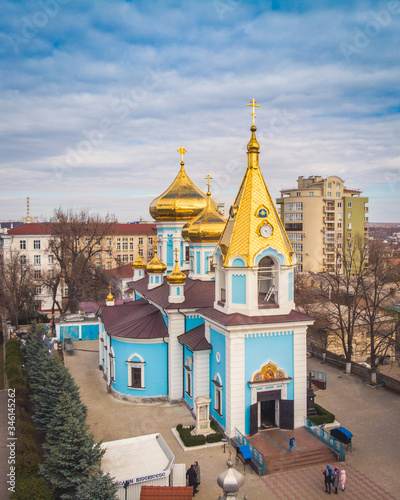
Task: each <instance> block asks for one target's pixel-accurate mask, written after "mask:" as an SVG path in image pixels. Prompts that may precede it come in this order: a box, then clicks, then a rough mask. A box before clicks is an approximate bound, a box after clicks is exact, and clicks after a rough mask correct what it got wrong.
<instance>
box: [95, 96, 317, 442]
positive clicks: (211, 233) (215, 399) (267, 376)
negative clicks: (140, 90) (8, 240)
mask: <svg viewBox="0 0 400 500" xmlns="http://www.w3.org/2000/svg"><path fill="white" fill-rule="evenodd" d="M251 105H252V106H253V113H251V114H252V115H253V125H252V127H251V129H250V130H251V138H250V141H249V143H248V145H247V168H246V169H245V172H244V177H243V180H242V183H241V185H240V187H239V190H238V193H237V196H236V199H235V200H234V203H233V204H232V206H231V208H230V211H229V218H228V220H225V219H224V218H223V217H222V216H221V215H220V214H219V213H218V212H217V209H216V203H215V201H214V200H213V199H212V198H211V193H210V176H207V177H206V178H207V187H208V190H207V193H203V192H202V191H201V190H200V189H198V188H197V187H196V186H195V185H194V184H193V182H192V181H191V179H190V177H189V176H188V175H187V173H186V171H185V168H184V167H185V164H184V161H183V155H184V153H186V151H185V149H184V148H183V146H182V147H181V148H180V149H179V150H178V152H179V153H180V154H181V164H180V165H181V168H180V171H179V173H178V175H177V176H176V178H175V180H174V181H173V183H172V184H171V186H170V187H169V188H168V189H167V190H166V191H164V193H162V194H161V195H160V196H159V197H158V198H156V199H155V200H154V201H153V202H152V203H151V205H150V214H151V216H152V217H153V218H154V219H155V221H156V226H157V242H156V248H155V255H154V258H153V259H152V260H151V261H150V262H149V263H148V264H147V265H146V264H145V263H144V262H143V261H142V259H141V258H140V256H138V258H137V259H136V261H135V262H133V264H132V266H133V273H132V281H131V282H130V283H129V286H130V288H131V289H132V290H133V295H134V299H135V300H134V301H133V302H130V303H126V304H122V305H115V301H114V298H113V296H112V295H111V293H110V295H109V296H108V297H107V302H106V305H105V306H102V308H101V310H100V311H99V315H100V318H101V323H100V335H99V342H100V351H99V364H100V368H101V369H102V370H103V371H104V378H105V380H106V383H107V386H108V388H109V390H110V391H111V392H112V394H113V395H114V396H115V397H118V398H121V399H126V400H132V401H146V402H152V401H157V400H168V401H170V402H182V401H184V402H185V404H186V405H187V406H188V408H190V410H191V411H192V413H193V414H194V416H195V413H196V404H195V401H196V398H198V397H202V398H206V399H207V398H208V399H209V400H210V406H209V414H210V416H211V417H212V419H213V420H215V421H216V422H217V423H218V424H219V426H220V427H221V428H223V429H224V431H225V432H226V434H227V435H228V436H230V437H232V436H234V435H235V428H236V429H238V430H239V431H240V432H241V433H242V434H245V435H248V434H254V433H256V432H257V431H258V429H260V428H268V427H280V428H282V429H293V428H295V427H301V426H303V425H304V417H305V416H306V415H307V362H306V330H307V327H308V326H309V325H310V324H312V322H313V319H312V318H310V317H309V316H306V315H304V314H301V313H300V312H297V311H295V309H294V295H293V286H294V268H295V265H296V256H295V254H294V252H293V249H292V247H291V244H290V241H289V240H288V237H287V235H286V232H285V229H284V227H283V224H282V222H281V220H280V218H279V215H278V213H277V210H276V208H275V205H274V203H273V201H272V198H271V195H270V193H269V191H268V188H267V186H266V183H265V181H264V178H263V175H262V173H261V170H260V167H259V154H260V153H259V150H260V146H259V143H258V141H257V138H256V127H255V125H254V117H255V114H254V106H256V104H255V101H254V100H253V101H252V103H251Z"/></svg>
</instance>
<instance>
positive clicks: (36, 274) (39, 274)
mask: <svg viewBox="0 0 400 500" xmlns="http://www.w3.org/2000/svg"><path fill="white" fill-rule="evenodd" d="M33 277H34V278H35V280H40V278H41V277H42V271H41V270H40V269H35V270H34V272H33Z"/></svg>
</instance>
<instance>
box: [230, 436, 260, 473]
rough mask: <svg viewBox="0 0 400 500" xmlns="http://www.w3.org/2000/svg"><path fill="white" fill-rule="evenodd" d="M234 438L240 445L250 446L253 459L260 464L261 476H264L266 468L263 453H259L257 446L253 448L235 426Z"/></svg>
mask: <svg viewBox="0 0 400 500" xmlns="http://www.w3.org/2000/svg"><path fill="white" fill-rule="evenodd" d="M235 438H236V439H237V441H238V442H239V443H240V444H241V445H242V446H248V447H249V448H250V451H251V454H252V456H253V458H254V460H255V461H256V462H258V463H259V464H260V466H261V467H262V471H263V476H265V474H266V469H265V463H264V455H263V454H262V453H260V452H259V451H258V450H257V448H254V446H253V445H252V444H251V443H250V442H249V441H248V440H247V439H246V438H245V436H243V434H242V433H241V432H240V431H238V429H236V427H235Z"/></svg>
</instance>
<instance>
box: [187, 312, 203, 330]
mask: <svg viewBox="0 0 400 500" xmlns="http://www.w3.org/2000/svg"><path fill="white" fill-rule="evenodd" d="M203 323H204V318H202V317H201V316H198V315H197V314H195V315H193V316H189V315H188V316H185V332H188V331H189V330H192V328H196V326H199V325H202V324H203Z"/></svg>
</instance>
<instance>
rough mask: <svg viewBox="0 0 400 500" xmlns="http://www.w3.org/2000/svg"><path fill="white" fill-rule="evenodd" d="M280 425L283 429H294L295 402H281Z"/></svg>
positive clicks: (286, 400)
mask: <svg viewBox="0 0 400 500" xmlns="http://www.w3.org/2000/svg"><path fill="white" fill-rule="evenodd" d="M279 410H280V412H279V413H280V423H279V427H280V428H281V429H293V427H294V406H293V401H291V400H288V399H281V400H280V408H279Z"/></svg>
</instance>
